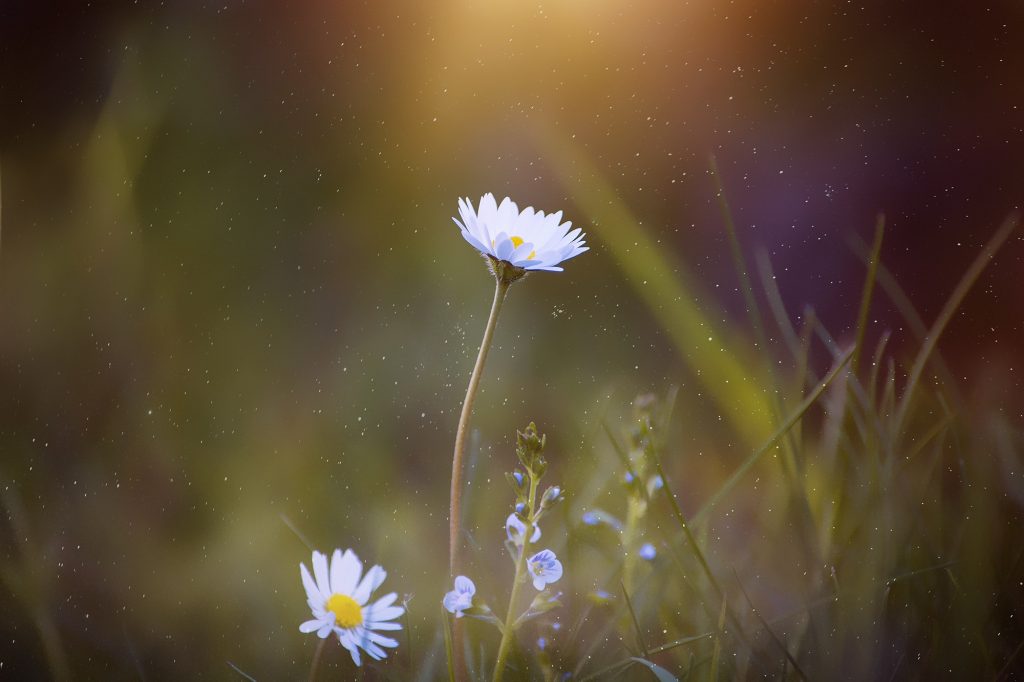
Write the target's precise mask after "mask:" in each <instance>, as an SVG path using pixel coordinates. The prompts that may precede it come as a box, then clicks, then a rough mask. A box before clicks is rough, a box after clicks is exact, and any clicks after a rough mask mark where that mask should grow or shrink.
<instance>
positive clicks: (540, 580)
mask: <svg viewBox="0 0 1024 682" xmlns="http://www.w3.org/2000/svg"><path fill="white" fill-rule="evenodd" d="M527 566H528V567H529V570H530V575H532V576H533V586H534V588H536V589H538V590H543V589H544V587H545V586H546V585H547V584H548V583H553V582H557V581H558V579H559V578H561V577H562V562H561V561H559V560H558V557H556V556H555V553H554V552H552V551H551V550H550V549H542V550H541V551H539V552H537V553H536V554H534V555H533V556H532V557H530V558H529V560H528V561H527Z"/></svg>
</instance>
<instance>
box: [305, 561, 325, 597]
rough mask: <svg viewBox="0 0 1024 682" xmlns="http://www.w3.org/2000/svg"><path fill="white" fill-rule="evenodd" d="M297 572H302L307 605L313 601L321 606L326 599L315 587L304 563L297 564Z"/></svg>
mask: <svg viewBox="0 0 1024 682" xmlns="http://www.w3.org/2000/svg"><path fill="white" fill-rule="evenodd" d="M299 572H300V573H301V574H302V586H303V587H305V588H306V599H307V600H309V605H310V606H312V605H313V603H314V602H315V603H319V604H320V605H321V606H322V605H323V603H324V602H325V601H327V597H325V596H324V595H323V593H322V592H321V591H320V588H319V587H317V584H316V582H315V581H314V580H313V576H311V575H310V574H309V569H308V568H306V564H299Z"/></svg>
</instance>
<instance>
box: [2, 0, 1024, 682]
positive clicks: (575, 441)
mask: <svg viewBox="0 0 1024 682" xmlns="http://www.w3.org/2000/svg"><path fill="white" fill-rule="evenodd" d="M1022 29H1024V12H1022V10H1021V7H1020V5H1019V3H1013V2H1009V1H1007V2H1001V3H1000V2H996V3H988V4H987V5H986V6H982V5H981V4H978V5H975V4H960V3H949V4H948V6H946V7H945V8H944V9H942V10H941V11H940V9H936V10H935V11H930V10H929V11H927V12H923V11H921V9H920V7H919V6H918V5H917V4H916V3H909V2H907V3H901V2H894V3H870V4H869V5H868V6H866V7H859V6H856V5H852V4H849V3H835V4H830V3H784V2H775V3H763V2H755V1H754V0H740V1H737V2H717V1H713V0H707V1H701V0H694V1H693V2H685V3H675V2H667V1H665V0H644V1H640V2H631V3H616V2H599V1H585V0H564V1H561V2H558V1H556V2H545V3H532V4H523V3H513V2H449V1H443V2H431V3H401V2H375V3H347V2H334V3H327V2H285V1H283V0H280V1H273V2H263V3H252V2H238V1H235V0H224V2H220V3H206V2H198V1H193V0H186V1H184V2H175V3H155V2H149V3H147V2H137V3H129V2H114V1H111V2H88V3H87V2H75V1H69V2H31V1H28V0H21V1H19V0H6V1H5V2H3V3H2V4H0V145H2V146H0V182H2V185H0V187H2V189H0V200H2V214H0V216H2V223H0V386H2V391H0V489H2V492H3V493H4V500H5V508H6V519H7V522H5V523H4V524H3V527H2V528H0V551H2V557H3V559H4V561H5V570H6V575H7V578H8V579H7V581H6V583H5V589H3V590H0V613H2V614H3V616H2V617H0V636H2V637H0V639H2V642H3V643H2V644H0V677H2V676H6V675H12V678H11V679H26V678H29V677H32V676H33V675H40V676H43V675H45V674H46V673H45V670H46V653H45V651H44V645H43V641H44V639H45V637H41V636H40V631H39V630H40V628H42V629H43V630H44V631H46V630H47V628H51V632H50V634H51V641H56V642H59V646H60V647H61V648H62V649H63V651H64V652H65V654H66V655H67V657H68V659H69V660H70V662H71V668H72V669H73V670H74V671H75V672H76V676H77V677H81V678H85V679H129V678H134V677H149V678H152V679H161V678H181V677H185V676H187V677H193V676H207V677H212V678H215V679H221V678H226V677H228V676H229V675H230V674H231V671H230V669H229V668H228V667H227V666H226V663H225V662H226V661H231V662H232V663H234V664H235V665H237V666H238V667H239V668H241V669H242V670H244V671H246V672H247V673H249V674H251V675H253V676H255V677H256V678H257V679H281V678H296V677H301V676H303V675H305V672H306V670H307V669H308V665H309V659H310V656H311V654H312V650H313V647H314V646H315V641H314V638H311V637H307V636H302V635H300V634H299V632H298V629H297V628H298V624H299V623H300V622H301V621H302V620H304V619H305V618H306V617H307V609H306V606H305V603H304V595H303V592H302V588H301V584H300V582H299V574H298V564H299V562H300V561H308V560H309V549H308V548H307V545H306V544H305V542H306V541H308V542H309V543H310V544H311V545H312V546H313V547H316V548H319V549H322V550H329V549H333V548H334V547H342V548H344V547H352V548H353V549H354V550H355V551H356V552H357V553H358V554H359V555H360V556H361V557H362V558H363V559H364V560H366V561H367V562H368V563H381V564H383V565H384V566H385V567H386V568H387V569H388V571H389V577H388V580H387V582H386V583H385V585H384V589H386V590H397V591H398V592H400V593H412V594H414V595H415V596H414V597H413V599H412V601H411V607H412V608H411V610H410V619H409V623H410V626H411V628H412V637H413V641H412V644H411V646H410V645H408V644H407V643H406V642H405V641H404V640H403V645H402V648H400V649H399V652H398V654H396V656H398V657H404V656H406V655H410V654H411V656H413V657H414V658H413V660H416V659H417V658H419V657H422V656H423V655H424V652H425V651H426V649H427V648H428V647H430V646H431V645H433V644H434V642H435V641H436V635H437V632H438V628H437V626H438V622H439V621H438V618H437V616H438V614H437V603H438V602H439V600H440V597H441V595H442V594H443V591H444V589H447V588H446V587H445V585H446V575H445V574H446V570H447V569H446V556H447V554H446V552H447V548H446V542H447V540H446V531H447V521H446V514H447V492H448V481H449V475H450V457H451V443H452V440H453V437H454V430H455V425H456V421H457V419H458V413H459V408H460V405H461V400H462V397H463V393H464V391H465V386H466V382H467V381H468V378H469V372H470V370H471V368H472V363H473V359H474V358H475V354H476V350H477V345H478V343H479V337H480V334H481V332H482V330H483V325H484V322H485V320H486V313H487V308H488V305H489V302H490V297H491V293H492V292H491V290H492V282H491V280H490V278H489V276H488V274H487V273H486V271H485V268H484V265H483V263H482V261H481V260H480V258H479V257H478V256H477V255H476V254H475V253H474V252H473V250H472V248H471V247H469V246H468V245H467V244H465V243H464V242H463V241H462V239H461V237H460V236H459V233H458V230H457V228H456V227H455V225H454V224H452V222H451V216H452V215H454V214H455V213H456V201H457V199H458V197H460V196H468V197H470V198H471V199H472V200H473V201H474V202H475V201H477V200H478V198H479V196H480V195H481V194H482V193H484V192H488V191H489V192H494V193H495V194H497V195H498V196H499V198H500V197H501V196H504V195H506V194H508V195H510V196H511V197H512V198H513V199H514V200H515V201H517V202H519V203H520V205H521V206H525V205H533V206H535V207H537V208H538V209H543V210H549V211H554V210H559V209H561V210H564V211H565V213H566V217H567V218H568V219H570V220H572V221H573V222H574V224H575V225H576V226H580V227H583V229H584V230H585V231H586V232H587V233H588V235H589V239H588V241H589V244H590V246H591V247H592V250H591V251H590V252H588V253H586V254H584V255H583V256H581V257H579V258H577V259H576V260H573V261H570V262H569V263H568V264H567V267H566V271H565V273H562V274H538V275H534V276H530V277H529V278H527V279H526V280H525V281H524V282H523V283H521V284H517V285H516V286H515V287H514V288H513V290H512V292H511V295H510V298H509V301H508V305H507V306H506V308H505V311H504V313H503V318H502V319H501V321H500V323H499V327H498V333H497V342H496V346H495V348H494V350H493V351H492V354H491V357H490V360H489V365H488V367H487V370H486V373H485V376H484V380H483V385H482V389H483V390H482V394H481V396H480V398H479V400H478V402H477V410H476V415H475V418H474V421H473V427H474V430H475V433H476V435H475V436H474V441H473V442H474V445H473V447H474V451H473V455H472V464H473V470H472V473H471V476H470V478H471V486H470V490H469V492H468V493H467V494H468V498H467V525H468V526H469V527H470V529H471V530H472V531H473V532H474V533H476V534H478V535H479V536H480V538H481V540H480V542H481V545H484V544H486V543H487V542H489V541H490V540H489V538H491V537H492V536H493V537H494V538H500V533H501V523H502V521H503V519H504V517H505V515H506V514H507V513H508V507H507V506H505V502H506V501H508V502H509V503H510V501H511V497H510V496H508V495H507V489H506V487H505V483H504V481H503V478H502V476H501V472H502V471H505V470H507V469H509V468H510V467H511V466H512V463H513V461H514V460H513V453H512V448H511V445H512V443H513V439H514V432H515V429H516V428H521V427H523V426H525V424H526V423H527V422H529V421H530V420H535V421H536V422H537V423H538V426H539V427H540V428H541V430H542V431H545V432H546V433H547V434H548V437H549V443H550V454H549V459H550V460H551V462H552V474H551V476H552V477H553V480H559V481H561V482H563V484H564V486H565V487H567V488H568V489H569V490H570V491H571V490H572V488H573V485H574V483H576V485H577V487H582V482H579V483H577V482H576V481H574V480H573V478H572V472H577V473H578V472H580V471H586V470H587V467H588V466H589V463H590V462H591V461H592V460H593V458H594V457H597V455H596V454H595V452H596V451H602V452H603V453H604V456H605V458H606V459H607V455H608V453H607V447H608V446H607V443H606V442H605V440H603V436H602V427H601V421H602V419H607V420H609V421H610V423H612V424H615V423H618V422H619V421H621V420H622V419H625V418H626V417H627V416H628V415H629V413H630V409H629V405H630V403H631V401H632V399H633V397H634V396H635V395H636V394H638V393H643V392H647V391H654V392H656V393H659V394H664V392H665V391H667V390H668V389H669V387H671V386H676V387H678V388H679V398H678V405H677V408H676V414H677V417H676V421H675V422H674V424H675V426H674V429H675V438H676V440H675V447H676V452H675V455H676V456H674V458H673V459H671V460H670V461H669V462H668V463H667V466H668V467H669V469H670V471H671V472H673V474H674V475H675V476H678V485H677V490H678V491H679V492H680V494H681V498H682V499H683V501H684V505H686V506H687V508H688V509H689V510H691V511H692V510H695V509H696V508H697V507H699V506H700V502H701V501H702V500H703V499H705V498H706V497H707V496H708V494H709V492H710V491H711V490H713V488H712V487H711V483H710V482H709V481H714V480H721V478H723V477H724V476H726V475H727V474H728V473H729V472H730V471H731V470H732V469H733V468H734V467H735V466H736V465H737V463H738V462H740V461H742V459H743V458H744V457H745V456H746V455H747V454H748V453H749V451H750V450H751V449H752V448H753V447H754V446H756V445H757V444H758V443H759V442H760V441H761V440H763V438H764V437H765V436H767V434H768V433H770V431H771V430H772V428H773V426H774V422H773V417H772V414H771V411H770V409H769V397H770V396H771V395H772V394H773V393H775V392H776V391H777V389H776V388H775V387H774V386H773V385H772V384H771V381H770V379H769V377H768V374H767V368H768V367H775V369H776V371H777V372H781V373H782V375H783V376H787V375H788V373H791V372H792V371H793V369H794V362H793V360H792V358H789V357H788V356H786V355H785V354H784V353H782V352H777V351H776V350H775V349H773V348H762V347H759V346H758V344H757V343H756V339H755V337H754V336H753V335H752V334H751V333H750V331H749V329H748V327H747V324H746V317H745V312H744V301H743V297H742V295H741V292H740V288H739V280H738V278H737V276H736V273H735V270H734V268H733V264H732V259H731V255H730V251H729V244H728V240H727V237H726V233H725V230H724V228H723V220H722V217H721V215H720V212H719V206H718V202H717V198H716V197H717V189H716V183H715V178H714V177H713V175H712V174H711V173H710V172H709V167H710V157H711V156H712V155H714V156H715V157H716V159H717V163H718V166H719V167H720V171H721V176H720V178H721V181H722V183H723V184H724V186H725V189H726V191H727V192H728V195H729V200H730V202H731V204H732V208H733V211H734V214H735V217H736V222H737V230H738V232H739V238H740V241H741V242H742V244H743V248H744V249H745V254H746V256H747V257H748V262H749V263H754V262H755V261H756V257H757V255H758V254H764V255H766V256H767V257H768V259H770V261H771V264H772V269H773V272H774V278H773V277H772V276H771V275H769V276H768V279H770V280H771V281H774V283H775V285H776V286H777V287H778V288H779V290H780V293H781V299H780V300H781V301H782V302H784V304H785V306H786V310H787V314H788V316H789V317H790V318H791V319H792V320H794V321H798V320H803V319H804V318H805V312H804V311H805V308H804V306H811V307H813V309H814V310H815V311H816V315H817V318H818V319H820V320H821V321H822V322H823V323H824V325H825V327H827V328H828V329H829V330H830V331H831V332H832V334H833V335H834V336H835V337H836V338H837V339H838V340H839V341H840V342H842V343H849V342H850V341H851V340H852V337H853V334H854V323H855V320H856V313H857V305H858V302H859V299H860V294H861V287H862V285H863V281H864V271H865V265H864V262H863V260H862V259H861V258H860V257H859V256H858V255H857V250H856V248H853V247H851V245H850V238H851V235H859V239H860V240H863V241H870V237H871V233H872V229H873V224H874V220H875V215H876V213H877V212H879V211H884V212H885V213H886V215H887V217H888V231H887V234H886V242H885V246H884V249H883V252H882V260H883V263H885V264H886V266H887V267H888V269H889V270H890V271H891V272H892V273H894V275H895V277H896V278H897V279H898V280H899V282H900V283H901V284H902V285H903V287H904V289H905V290H906V292H907V295H908V296H909V298H910V300H911V301H912V302H913V305H914V306H915V307H916V309H917V311H918V312H919V313H920V315H921V317H922V318H923V319H924V320H925V322H926V324H927V323H930V321H931V320H932V319H934V318H935V316H936V315H937V314H938V312H939V309H940V307H941V305H942V303H943V302H944V301H945V299H946V297H947V296H948V295H949V293H950V292H951V291H952V289H953V287H954V286H955V283H956V281H957V280H958V278H959V277H960V275H961V273H962V272H963V271H964V270H965V269H966V268H967V266H968V264H969V263H970V262H971V260H972V259H973V258H974V257H975V256H976V255H977V253H978V252H979V250H980V248H981V245H982V244H983V243H984V242H985V240H986V239H988V237H989V235H990V234H991V233H992V232H993V231H994V229H995V227H996V226H997V225H998V223H999V222H1000V221H1001V220H1002V219H1003V218H1004V217H1005V216H1006V215H1007V213H1009V212H1010V211H1011V210H1012V209H1013V208H1014V207H1016V206H1018V205H1019V202H1020V199H1021V187H1022V181H1024V170H1022V164H1021V159H1022V152H1024V88H1022V86H1021V82H1020V79H1019V74H1020V73H1021V70H1022V68H1024V51H1022V50H1021V48H1020V45H1019V36H1020V35H1021V31H1022ZM1022 257H1024V246H1022V244H1021V240H1020V238H1019V237H1017V236H1014V237H1013V238H1012V239H1011V241H1010V242H1009V243H1008V245H1007V246H1006V247H1005V248H1004V250H1003V252H1002V253H1001V254H1000V257H999V259H998V260H997V261H996V263H995V265H994V266H993V267H991V268H989V269H987V270H986V271H985V273H984V274H983V275H982V278H981V280H979V283H978V284H977V286H976V287H975V289H974V291H973V292H972V293H971V295H970V296H969V297H968V298H967V300H966V302H965V304H964V306H963V310H962V313H960V314H958V315H957V316H956V317H955V318H954V320H953V322H952V324H951V325H950V327H949V330H948V333H947V335H946V336H945V337H944V339H943V342H942V344H941V348H942V349H943V353H944V358H945V360H946V362H947V363H948V365H949V366H950V367H951V368H952V371H953V374H954V375H955V376H956V378H957V380H958V381H960V382H961V389H962V392H963V394H964V395H966V396H968V400H969V401H970V405H971V406H972V409H974V410H977V411H978V412H979V413H985V414H995V415H997V416H998V417H999V418H1000V419H1003V420H1006V421H1007V422H1008V423H1010V424H1012V425H1015V426H1018V427H1019V425H1020V423H1021V416H1022V412H1021V410H1022V405H1024V400H1022V398H1021V390H1020V389H1021V384H1020V373H1021V358H1022V356H1024V323H1022V320H1024V296H1021V284H1020V283H1021V275H1022V274H1024V265H1022ZM751 277H752V278H753V279H754V280H755V282H757V283H758V284H757V285H756V286H755V289H756V290H758V291H761V285H760V280H761V274H760V273H759V272H757V271H755V270H752V271H751ZM762 305H765V307H767V306H766V302H765V301H762ZM867 329H868V331H867V336H868V341H869V345H870V346H871V347H872V348H873V347H874V346H873V344H874V343H875V342H877V339H878V337H879V334H881V333H882V332H883V331H884V330H891V331H892V333H893V336H892V340H891V341H890V345H889V351H890V352H891V353H892V354H893V356H894V357H895V358H896V359H897V361H898V362H899V363H900V367H901V376H902V375H905V373H906V369H907V367H908V366H909V360H910V359H911V358H912V357H913V352H914V350H913V348H914V347H913V344H914V343H915V342H916V340H915V339H914V337H913V334H912V333H911V330H910V328H909V327H908V325H907V324H906V323H905V321H904V318H903V316H902V315H901V314H900V313H899V312H898V310H897V306H896V305H894V304H893V303H891V302H890V299H889V298H888V297H887V296H885V295H883V294H881V293H879V294H878V295H877V296H876V299H875V305H874V306H873V307H872V309H871V315H870V317H869V324H868V328H867ZM769 336H770V337H772V338H770V339H769V340H770V342H772V343H774V342H775V341H776V340H777V339H776V338H775V337H776V336H777V334H776V333H772V332H771V331H769ZM812 357H813V359H814V365H815V366H816V367H817V371H818V372H819V374H820V373H823V372H824V370H825V369H826V368H827V366H828V364H829V358H828V356H827V353H826V351H824V350H823V349H821V348H818V349H817V350H815V351H814V353H813V354H812ZM602 461H606V460H602ZM698 474H699V475H698ZM577 480H578V479H577ZM1006 485H1007V486H1009V487H1010V488H1011V489H1012V490H1016V491H1020V490H1021V487H1022V485H1024V484H1022V482H1021V481H1020V479H1019V473H1013V474H1012V475H1010V476H1008V477H1007V478H1006ZM506 498H507V499H506ZM495 499H499V500H501V504H500V505H495V504H494V503H493V500H495ZM1020 499H1024V497H1022V498H1020ZM1005 513H1006V514H1008V515H1009V516H1008V517H1007V521H1006V522H1007V523H1008V524H1009V523H1013V524H1017V523H1019V514H1020V506H1019V501H1018V502H1017V503H1013V504H1010V505H1009V506H1008V507H1007V508H1006V509H1005ZM740 526H742V524H740ZM738 528H739V527H738ZM736 532H737V533H739V534H740V535H739V536H738V537H734V538H732V540H731V541H732V542H739V541H740V538H741V537H742V530H741V529H738V530H737V531H736ZM784 542H785V541H782V542H780V544H778V545H775V544H772V543H769V544H770V545H771V548H770V549H766V550H765V551H767V552H769V553H770V554H771V557H769V559H768V563H772V562H775V561H778V562H782V563H785V562H786V561H788V559H787V556H786V555H787V548H786V546H785V544H784ZM723 551H725V552H728V548H726V549H725V550H723ZM40 624H42V625H40ZM343 663H344V658H343V657H336V658H335V659H332V660H331V661H330V664H331V665H336V666H339V667H340V666H341V665H342V664H343Z"/></svg>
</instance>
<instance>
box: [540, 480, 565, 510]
mask: <svg viewBox="0 0 1024 682" xmlns="http://www.w3.org/2000/svg"><path fill="white" fill-rule="evenodd" d="M561 495H562V489H561V488H560V487H559V486H557V485H553V486H551V487H550V488H548V489H547V490H545V491H544V497H542V498H541V501H540V503H541V505H542V506H545V507H547V506H550V505H552V504H554V503H555V502H557V501H558V498H559V497H561Z"/></svg>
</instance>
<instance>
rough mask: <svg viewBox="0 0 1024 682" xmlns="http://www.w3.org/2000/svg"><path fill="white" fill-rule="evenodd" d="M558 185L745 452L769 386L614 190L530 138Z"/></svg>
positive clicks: (758, 427)
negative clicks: (544, 156) (544, 153)
mask: <svg viewBox="0 0 1024 682" xmlns="http://www.w3.org/2000/svg"><path fill="white" fill-rule="evenodd" d="M537 132H538V133H539V136H540V138H541V140H540V141H541V144H543V145H544V148H545V149H547V150H549V154H548V158H549V159H550V160H551V161H552V163H553V167H554V170H555V172H556V173H557V175H558V177H559V179H560V181H561V182H562V183H563V185H564V186H565V187H566V189H567V190H568V193H569V194H570V196H573V197H574V198H575V200H576V202H577V204H578V206H579V209H580V211H581V212H582V213H583V215H584V216H585V218H586V220H587V222H588V230H587V232H588V234H590V235H593V237H594V238H595V239H599V240H601V242H603V246H604V247H605V249H606V250H607V253H608V254H609V255H610V256H611V257H612V258H613V259H614V261H615V264H616V265H617V266H618V267H619V269H620V270H621V271H622V273H623V275H625V278H626V281H627V282H628V283H629V284H630V285H631V286H632V287H633V288H634V291H635V292H636V294H637V295H638V296H639V298H640V299H641V300H642V301H643V302H644V303H645V304H646V305H647V307H648V309H649V310H650V312H651V314H652V315H653V316H654V318H655V319H657V320H658V322H659V323H660V324H661V326H662V327H663V328H664V329H665V331H666V333H667V334H668V336H669V338H670V339H671V340H672V343H673V345H674V346H675V347H676V349H677V351H678V352H679V357H680V359H681V360H682V361H683V362H684V363H686V364H687V365H688V366H689V368H690V371H691V373H692V375H693V377H694V378H695V379H696V381H698V382H700V384H701V385H702V386H703V388H704V390H705V391H706V392H707V395H708V396H710V397H711V399H712V400H713V401H714V402H715V404H716V405H717V406H718V407H719V408H720V409H721V410H722V413H723V414H724V415H725V416H726V417H727V419H728V420H729V423H730V425H731V426H732V428H733V429H734V430H735V432H736V433H737V434H739V435H740V436H741V437H742V438H743V439H744V441H746V442H747V443H748V444H754V443H757V442H759V441H761V440H763V438H764V436H765V434H767V433H769V432H770V431H771V421H772V420H771V407H770V405H769V403H768V400H767V399H766V396H765V393H766V390H765V389H766V387H767V386H769V385H770V384H769V382H768V381H767V380H766V379H765V378H764V377H763V376H762V371H761V370H760V369H759V367H760V365H759V363H757V362H756V361H755V359H754V358H752V357H750V353H748V352H744V350H743V349H742V348H738V347H733V346H730V344H729V343H728V342H727V339H728V338H729V336H730V335H729V334H728V333H726V331H727V330H726V329H725V328H722V327H720V326H719V325H718V324H717V322H716V321H715V320H713V319H712V318H711V317H709V316H707V315H706V314H704V312H703V311H702V310H701V309H700V307H699V306H698V304H697V301H698V300H702V299H703V297H702V296H701V295H700V292H699V290H698V288H697V287H696V286H694V285H693V284H692V278H690V277H688V276H687V274H686V270H685V269H684V268H683V266H682V265H681V264H680V263H677V262H673V261H672V260H670V257H669V255H668V253H667V250H666V249H665V248H664V247H663V246H662V245H661V244H659V243H658V241H657V240H656V239H655V238H654V237H653V236H652V235H651V233H650V232H649V231H648V230H646V229H645V228H644V227H643V226H642V225H641V222H640V221H639V220H638V219H637V218H636V216H635V215H634V214H633V213H632V211H630V209H629V208H628V207H627V206H626V205H625V203H624V202H623V201H622V200H621V199H619V198H618V195H617V193H616V191H615V189H614V187H613V186H612V185H611V184H610V183H609V182H608V181H607V180H606V179H605V178H604V177H603V174H602V173H601V171H599V170H598V169H597V168H596V167H595V166H594V164H593V163H592V162H591V160H590V159H589V157H588V156H587V155H585V154H584V153H583V152H582V151H581V150H580V148H579V147H578V146H577V145H574V144H571V143H569V142H567V141H566V139H565V138H564V136H561V135H556V134H554V133H553V132H552V131H549V130H543V129H541V130H538V131H537Z"/></svg>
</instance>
